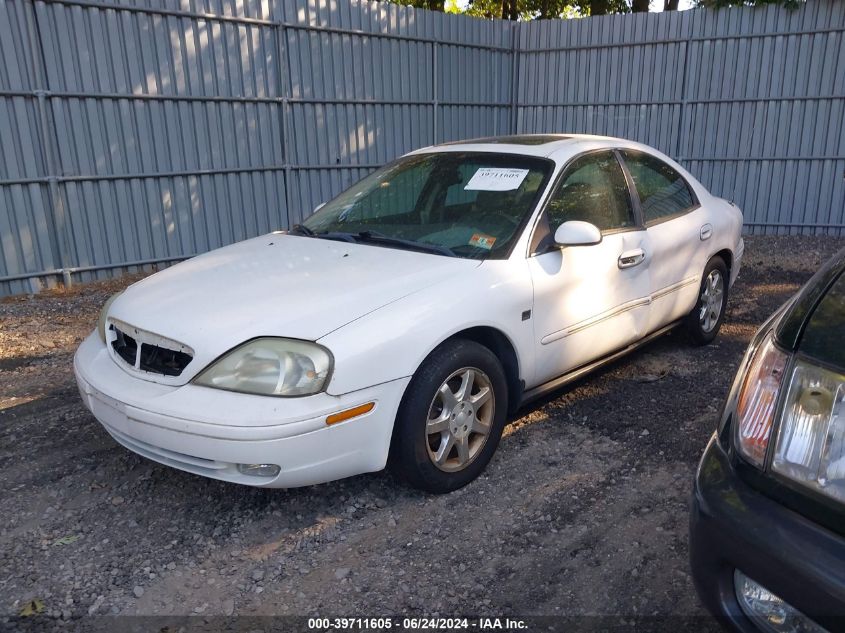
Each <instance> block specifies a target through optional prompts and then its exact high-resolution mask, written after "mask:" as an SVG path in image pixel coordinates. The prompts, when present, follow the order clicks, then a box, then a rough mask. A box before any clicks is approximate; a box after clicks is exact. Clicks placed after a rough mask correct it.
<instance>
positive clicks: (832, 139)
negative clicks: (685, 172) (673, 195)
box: [679, 2, 845, 234]
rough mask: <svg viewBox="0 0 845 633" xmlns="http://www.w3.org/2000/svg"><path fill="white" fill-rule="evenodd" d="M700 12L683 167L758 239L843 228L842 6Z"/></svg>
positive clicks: (694, 38)
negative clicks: (734, 207) (736, 209)
mask: <svg viewBox="0 0 845 633" xmlns="http://www.w3.org/2000/svg"><path fill="white" fill-rule="evenodd" d="M697 13H699V15H698V16H697V17H698V18H699V19H698V20H696V21H695V22H694V30H693V32H692V41H691V43H690V51H689V60H690V62H689V70H688V77H689V80H688V88H687V97H686V98H687V101H688V103H689V106H688V112H687V119H686V121H687V130H688V131H685V132H684V144H683V147H681V148H680V152H679V153H680V154H681V155H682V156H683V157H685V162H686V164H687V165H688V166H689V168H690V169H691V170H692V171H693V172H694V173H697V174H699V175H700V176H701V177H702V180H703V181H704V182H705V184H707V185H708V186H709V187H711V189H712V190H713V191H714V192H717V193H719V194H721V195H724V196H725V197H729V198H732V199H734V200H736V201H737V203H738V204H740V206H742V208H743V210H744V212H745V217H746V222H747V223H748V224H749V225H750V226H751V228H752V229H753V230H755V231H756V232H763V231H765V232H777V233H780V234H785V233H808V234H812V233H819V232H825V229H824V225H831V224H837V225H842V224H845V215H843V207H842V201H843V194H844V193H845V189H843V180H842V174H843V173H845V127H843V121H845V111H844V110H843V106H845V52H843V37H845V32H843V29H845V4H843V3H838V2H810V3H808V4H807V5H806V6H805V7H802V9H800V10H798V11H794V12H784V11H779V10H777V8H776V7H768V8H764V9H760V10H757V11H741V12H731V11H728V12H723V13H716V14H709V13H707V12H697ZM705 38H707V39H705ZM765 225H776V226H769V227H767V226H765ZM777 225H780V226H777ZM840 234H841V232H840Z"/></svg>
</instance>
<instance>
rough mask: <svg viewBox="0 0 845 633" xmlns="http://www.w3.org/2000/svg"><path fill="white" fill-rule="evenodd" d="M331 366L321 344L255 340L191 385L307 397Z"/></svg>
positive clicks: (323, 381) (322, 383) (319, 386)
mask: <svg viewBox="0 0 845 633" xmlns="http://www.w3.org/2000/svg"><path fill="white" fill-rule="evenodd" d="M331 366H332V356H331V354H330V353H329V351H328V350H327V349H326V348H325V347H323V346H322V345H317V344H316V343H311V342H309V341H300V340H297V339H288V338H257V339H254V340H252V341H249V342H247V343H244V344H243V345H241V346H240V347H236V348H235V349H233V350H232V351H230V352H228V353H227V354H225V355H224V356H222V357H221V358H219V359H218V360H216V361H215V362H214V363H212V364H211V365H209V366H208V367H207V368H206V369H204V370H203V371H202V373H200V375H199V376H197V377H196V378H195V379H194V383H195V384H197V385H203V386H205V387H214V388H216V389H226V390H229V391H239V392H241V393H251V394H257V395H263V396H287V397H291V396H308V395H312V394H315V393H319V392H320V391H322V390H323V389H324V387H325V386H326V384H327V383H328V380H329V375H330V372H331Z"/></svg>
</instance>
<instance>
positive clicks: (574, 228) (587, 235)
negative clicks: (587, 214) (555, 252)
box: [555, 220, 601, 246]
mask: <svg viewBox="0 0 845 633" xmlns="http://www.w3.org/2000/svg"><path fill="white" fill-rule="evenodd" d="M599 242H601V231H599V227H597V226H596V225H595V224H590V223H589V222H582V221H581V220H570V221H569V222H564V223H563V224H561V225H560V226H559V227H557V230H556V231H555V244H557V245H558V246H589V245H590V244H598V243H599Z"/></svg>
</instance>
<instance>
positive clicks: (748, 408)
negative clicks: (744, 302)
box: [736, 333, 789, 467]
mask: <svg viewBox="0 0 845 633" xmlns="http://www.w3.org/2000/svg"><path fill="white" fill-rule="evenodd" d="M788 359H789V356H788V355H787V354H786V353H784V352H782V351H781V350H779V349H778V348H777V347H776V346H775V344H774V342H773V341H772V334H771V333H769V334H768V335H767V336H766V338H765V339H764V340H763V342H762V343H761V344H760V346H759V347H758V348H757V350H756V352H755V353H754V357H753V358H752V360H751V365H750V366H749V367H748V370H747V371H746V373H745V380H744V381H743V384H742V389H740V392H739V398H738V401H737V409H736V419H737V423H736V429H737V433H736V438H737V447H738V449H739V451H740V453H741V454H742V455H743V457H745V458H746V459H747V460H749V461H750V462H752V463H753V464H755V465H757V466H758V467H762V466H763V462H764V460H765V459H766V449H767V448H768V445H769V438H770V437H771V435H772V425H773V423H774V418H775V409H776V408H777V401H778V392H779V391H780V387H781V383H782V382H783V374H784V370H785V369H786V363H787V360H788Z"/></svg>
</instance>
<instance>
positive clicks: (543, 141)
mask: <svg viewBox="0 0 845 633" xmlns="http://www.w3.org/2000/svg"><path fill="white" fill-rule="evenodd" d="M582 145H593V146H596V147H600V146H602V145H614V146H624V147H632V148H640V149H644V150H647V151H651V152H654V151H655V150H654V149H653V148H651V147H648V146H646V145H641V144H640V143H636V142H634V141H628V140H626V139H622V138H614V137H612V136H594V135H592V134H516V135H504V136H487V137H483V138H476V139H468V140H464V141H451V142H448V143H441V144H439V145H432V146H430V147H425V148H423V149H420V150H417V151H416V152H412V153H414V154H416V153H430V152H437V151H468V152H498V153H502V154H524V155H526V156H540V157H543V158H554V154H556V153H558V152H562V153H565V154H567V155H568V154H570V153H572V152H574V151H578V148H579V146H582Z"/></svg>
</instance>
